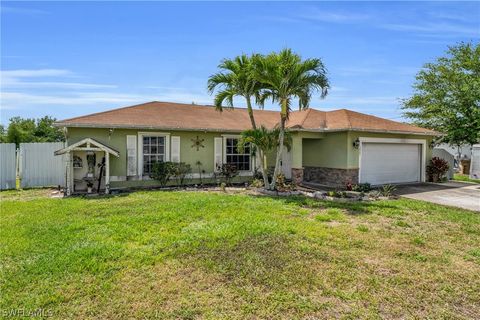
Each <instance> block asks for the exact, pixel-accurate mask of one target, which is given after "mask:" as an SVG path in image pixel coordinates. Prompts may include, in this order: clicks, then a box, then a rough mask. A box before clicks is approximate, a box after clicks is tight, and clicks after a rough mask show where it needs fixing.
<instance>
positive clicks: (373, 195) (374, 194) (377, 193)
mask: <svg viewBox="0 0 480 320" xmlns="http://www.w3.org/2000/svg"><path fill="white" fill-rule="evenodd" d="M368 196H369V197H370V198H373V199H378V198H380V197H381V196H382V193H381V192H380V191H378V190H374V191H371V192H369V193H368Z"/></svg>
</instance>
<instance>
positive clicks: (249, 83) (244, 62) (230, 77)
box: [207, 54, 260, 129]
mask: <svg viewBox="0 0 480 320" xmlns="http://www.w3.org/2000/svg"><path fill="white" fill-rule="evenodd" d="M254 56H255V55H253V56H252V57H249V56H247V55H245V54H242V55H241V56H238V57H236V58H234V59H233V60H230V59H224V60H223V61H222V62H221V63H220V65H219V66H218V68H219V69H221V70H222V71H220V72H218V73H215V74H213V75H211V76H210V78H209V79H208V86H207V87H208V91H209V92H210V94H212V93H213V92H214V91H215V89H216V88H220V89H219V90H218V91H217V93H216V95H215V99H214V104H215V107H216V108H217V110H219V111H222V110H223V107H222V105H223V104H224V103H225V104H226V105H227V106H228V107H233V98H234V97H235V96H239V97H243V98H245V101H246V102H247V111H248V115H249V117H250V122H251V123H252V128H253V129H256V128H257V126H256V123H255V118H254V116H253V109H252V98H253V97H257V95H258V92H259V89H260V87H259V83H258V82H257V81H256V80H255V78H254V74H253V70H252V67H253V63H252V60H253V58H254Z"/></svg>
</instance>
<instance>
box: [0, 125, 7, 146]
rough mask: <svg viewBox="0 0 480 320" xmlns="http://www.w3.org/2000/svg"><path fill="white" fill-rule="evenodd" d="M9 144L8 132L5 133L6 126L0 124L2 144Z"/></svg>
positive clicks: (0, 141)
mask: <svg viewBox="0 0 480 320" xmlns="http://www.w3.org/2000/svg"><path fill="white" fill-rule="evenodd" d="M4 142H7V132H6V131H5V126H4V125H3V124H0V143H4Z"/></svg>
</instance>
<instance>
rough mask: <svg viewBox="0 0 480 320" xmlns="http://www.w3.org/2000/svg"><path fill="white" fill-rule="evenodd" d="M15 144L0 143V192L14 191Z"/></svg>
mask: <svg viewBox="0 0 480 320" xmlns="http://www.w3.org/2000/svg"><path fill="white" fill-rule="evenodd" d="M16 175H17V173H16V155H15V143H0V190H5V189H15V181H16Z"/></svg>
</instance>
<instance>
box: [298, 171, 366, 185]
mask: <svg viewBox="0 0 480 320" xmlns="http://www.w3.org/2000/svg"><path fill="white" fill-rule="evenodd" d="M303 180H304V181H307V182H314V183H318V184H323V185H326V186H333V187H344V186H345V184H346V183H347V182H349V181H350V182H352V183H353V184H355V183H358V169H336V168H324V167H304V168H303Z"/></svg>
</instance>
